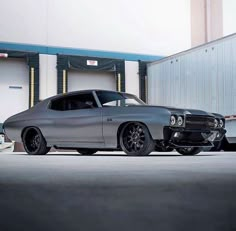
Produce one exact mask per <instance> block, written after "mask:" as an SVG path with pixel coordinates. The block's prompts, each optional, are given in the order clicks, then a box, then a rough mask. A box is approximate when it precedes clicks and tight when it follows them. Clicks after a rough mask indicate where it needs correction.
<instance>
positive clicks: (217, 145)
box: [210, 141, 222, 152]
mask: <svg viewBox="0 0 236 231" xmlns="http://www.w3.org/2000/svg"><path fill="white" fill-rule="evenodd" d="M221 147H222V141H216V142H214V147H212V148H211V150H210V151H211V152H219V151H221V149H222V148H221Z"/></svg>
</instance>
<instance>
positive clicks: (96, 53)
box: [0, 41, 164, 61]
mask: <svg viewBox="0 0 236 231" xmlns="http://www.w3.org/2000/svg"><path fill="white" fill-rule="evenodd" d="M0 49H6V50H15V51H31V52H38V53H40V54H48V55H56V54H65V55H79V56H92V57H101V58H112V59H125V60H127V61H137V60H142V61H157V60H159V59H162V58H164V57H163V56H158V55H146V54H135V53H123V52H115V51H101V50H89V49H80V48H68V47H56V46H44V45H35V44H24V43H10V42H1V41H0Z"/></svg>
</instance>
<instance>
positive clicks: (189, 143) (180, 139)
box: [164, 127, 226, 148]
mask: <svg viewBox="0 0 236 231" xmlns="http://www.w3.org/2000/svg"><path fill="white" fill-rule="evenodd" d="M225 133H226V130H225V129H224V128H217V129H214V130H213V129H212V130H210V129H209V130H208V129H206V130H203V129H198V130H197V129H194V130H191V129H185V128H172V127H165V128H164V142H165V143H166V144H167V145H168V146H169V147H173V148H176V147H212V146H213V142H215V141H221V140H222V139H223V137H224V135H225Z"/></svg>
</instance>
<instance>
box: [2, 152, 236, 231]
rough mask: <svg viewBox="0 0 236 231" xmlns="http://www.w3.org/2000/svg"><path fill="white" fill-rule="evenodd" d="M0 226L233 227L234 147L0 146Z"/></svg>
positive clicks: (111, 230) (143, 230)
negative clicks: (189, 151) (31, 149)
mask: <svg viewBox="0 0 236 231" xmlns="http://www.w3.org/2000/svg"><path fill="white" fill-rule="evenodd" d="M0 230H1V231H8V230H9V231H15V230H17V231H18V230H20V231H21V230H22V231H28V230H29V231H31V230H32V231H38V230H40V231H41V230H43V231H45V230H52V231H54V230H55V231H60V230H65V231H70V230H73V231H80V230H81V231H87V230H88V231H90V230H91V231H96V230H101V231H116V230H117V231H118V230H119V231H124V230H129V231H133V230H134V231H149V230H155V231H162V230H180V231H183V230H188V231H190V230H191V231H194V230H197V231H202V230H207V231H211V230H212V231H218V230H219V231H228V230H236V153H232V152H231V153H224V152H218V153H210V152H205V153H201V154H200V155H197V156H180V155H178V154H177V153H175V152H171V153H154V154H152V155H150V156H148V157H128V156H126V155H124V154H123V153H122V152H120V153H117V152H115V153H113V152H108V153H105V152H100V153H98V154H96V155H94V156H81V155H78V154H76V153H65V154H64V153H50V154H49V155H46V156H29V155H27V154H25V153H0Z"/></svg>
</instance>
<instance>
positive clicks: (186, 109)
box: [138, 105, 215, 117]
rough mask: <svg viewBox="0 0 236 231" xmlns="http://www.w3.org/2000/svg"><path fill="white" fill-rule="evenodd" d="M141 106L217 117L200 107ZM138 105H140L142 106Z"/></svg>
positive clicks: (184, 113)
mask: <svg viewBox="0 0 236 231" xmlns="http://www.w3.org/2000/svg"><path fill="white" fill-rule="evenodd" d="M140 106H141V107H142V106H144V107H149V108H158V109H160V108H162V109H166V110H168V111H169V112H170V113H171V114H172V113H173V114H175V113H177V114H183V115H188V114H193V115H199V116H212V117H215V115H214V114H213V113H209V112H206V111H203V110H198V109H188V108H176V107H168V106H157V105H140ZM140 106H138V107H140Z"/></svg>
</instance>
